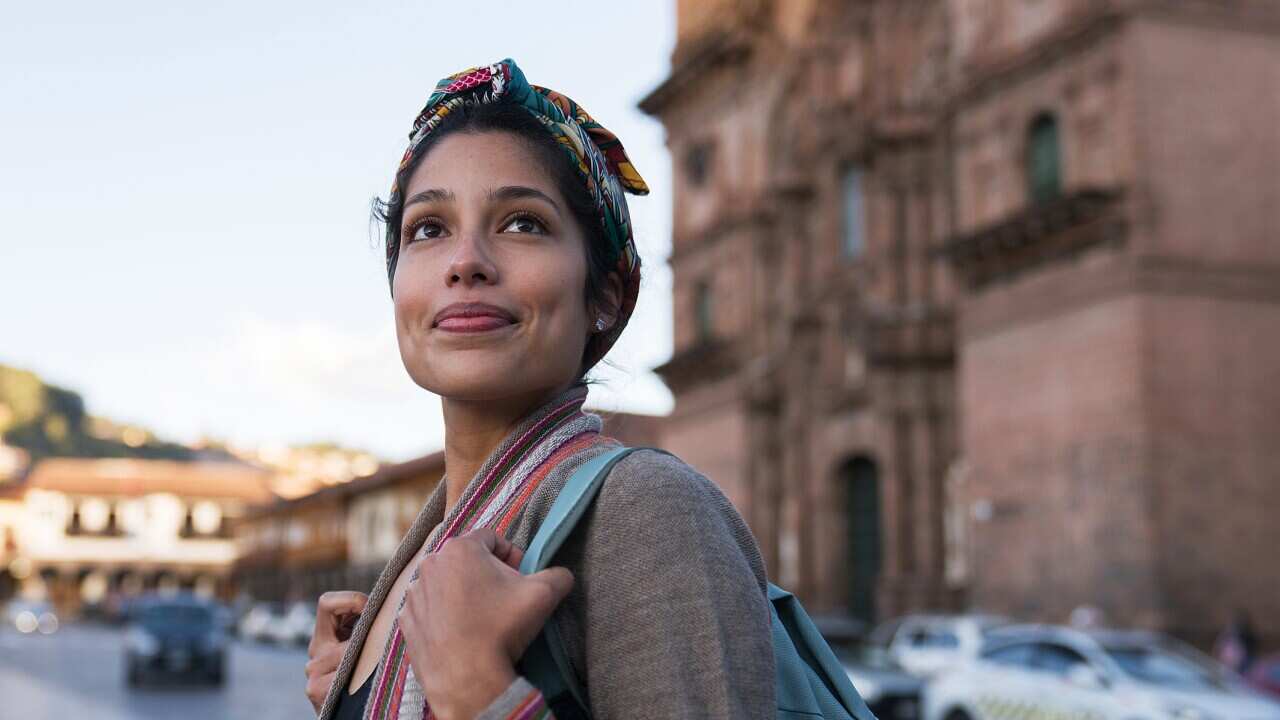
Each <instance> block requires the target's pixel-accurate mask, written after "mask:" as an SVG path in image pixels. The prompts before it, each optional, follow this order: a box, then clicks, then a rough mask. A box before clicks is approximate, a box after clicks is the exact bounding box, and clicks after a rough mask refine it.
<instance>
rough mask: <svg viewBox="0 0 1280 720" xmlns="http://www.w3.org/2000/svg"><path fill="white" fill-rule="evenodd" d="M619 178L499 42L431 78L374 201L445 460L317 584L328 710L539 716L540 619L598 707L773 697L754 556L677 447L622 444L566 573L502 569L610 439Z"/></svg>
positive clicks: (614, 710) (729, 710) (402, 341)
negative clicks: (358, 565) (414, 498)
mask: <svg viewBox="0 0 1280 720" xmlns="http://www.w3.org/2000/svg"><path fill="white" fill-rule="evenodd" d="M624 190H626V191H630V192H633V193H637V194H643V193H645V192H647V188H646V187H645V185H644V181H643V180H642V179H641V178H640V176H639V174H637V173H636V171H635V169H634V168H633V167H632V166H631V164H630V162H629V160H628V159H627V157H626V153H625V152H624V151H623V148H622V145H621V144H620V143H619V142H618V140H617V138H616V137H614V136H613V135H612V134H611V133H610V132H609V131H607V130H605V129H604V128H603V127H601V126H600V125H599V124H598V123H596V122H595V121H594V120H592V119H591V117H590V116H588V115H587V114H586V112H584V111H583V110H582V109H581V108H580V107H578V106H577V105H576V104H575V103H574V102H573V101H571V100H569V99H568V98H566V97H565V96H563V95H560V94H558V93H555V92H553V91H550V90H546V89H543V88H539V87H536V86H531V85H529V84H528V83H527V82H526V81H525V79H524V76H523V74H522V73H521V72H520V70H519V68H517V67H516V65H515V64H514V63H513V62H512V61H510V60H505V61H503V62H500V63H497V64H494V65H491V66H488V67H484V68H475V69H472V70H468V71H465V72H463V73H459V74H457V75H454V76H451V77H448V78H445V79H444V80H442V81H441V83H440V84H439V85H438V86H437V88H436V91H435V92H434V93H433V94H432V96H431V97H430V99H429V100H428V101H427V105H426V108H425V109H424V110H423V111H422V113H421V114H420V115H419V116H418V119H417V121H416V122H415V123H414V126H413V131H412V133H411V134H410V145H409V149H408V151H407V152H406V153H405V155H404V158H403V160H402V161H401V164H400V169H399V171H398V172H397V174H396V180H395V184H394V185H393V188H392V191H391V195H390V197H389V199H388V201H387V202H386V204H385V205H384V206H383V207H382V208H381V210H380V215H381V219H383V220H384V221H385V222H386V228H387V269H388V274H389V278H390V282H391V290H392V298H393V301H394V307H395V318H396V332H397V339H398V341H399V345H400V355H401V359H402V361H403V362H404V365H405V368H406V369H407V370H408V372H409V375H410V376H411V377H412V378H413V380H414V381H415V382H416V383H417V384H418V385H420V386H421V387H423V388H424V389H426V390H429V391H431V392H433V393H436V394H437V395H439V396H440V397H441V399H442V406H443V412H444V420H445V468H446V472H445V477H444V479H443V480H442V481H441V483H440V484H439V486H438V487H437V488H436V490H435V492H434V493H433V494H432V496H431V498H430V499H429V500H428V501H427V503H426V505H425V507H424V508H423V509H422V511H421V512H420V514H419V516H418V518H417V520H416V521H415V523H414V525H413V527H412V528H411V529H410V531H409V532H408V534H407V535H406V537H405V538H404V541H403V542H402V544H401V546H400V549H399V551H398V552H397V553H396V555H395V557H394V558H392V560H391V561H390V562H389V563H388V565H387V567H386V569H385V570H384V571H383V573H382V576H381V577H380V578H379V580H378V581H377V583H376V584H375V585H374V588H373V590H372V591H371V593H370V595H369V596H368V597H367V598H366V597H365V596H364V595H363V594H361V593H353V592H334V593H326V594H325V595H324V596H322V597H321V599H320V603H319V612H318V616H317V620H316V631H315V635H314V638H313V640H312V643H311V647H310V649H309V655H310V661H309V662H308V664H307V678H308V684H307V695H308V697H309V699H310V700H311V701H312V703H313V705H314V706H315V707H316V708H317V712H318V713H319V716H320V717H321V718H322V720H329V719H330V718H377V719H378V720H382V719H383V718H414V720H418V719H419V718H424V717H435V718H440V719H441V720H453V719H455V718H468V719H469V718H476V717H479V718H542V717H551V716H552V714H551V710H550V709H549V708H548V707H547V704H546V699H545V698H543V697H542V695H541V694H540V692H539V691H538V690H537V689H535V688H534V687H533V686H532V685H531V684H530V683H529V682H528V681H527V680H526V679H525V678H523V677H521V676H520V675H519V674H518V673H517V671H516V669H515V668H516V664H517V661H518V660H519V659H520V657H521V656H522V655H523V653H524V651H525V649H526V647H527V646H528V645H529V643H530V642H531V641H532V640H533V638H534V637H535V636H536V635H537V633H538V631H539V630H540V628H541V627H542V626H543V625H544V624H545V623H546V622H547V621H548V620H550V621H552V622H555V623H557V624H558V628H559V630H560V634H561V636H562V637H563V638H564V643H565V646H566V650H567V653H568V655H569V658H570V661H571V664H572V670H573V672H574V673H575V674H576V676H577V680H578V682H579V684H580V686H581V687H583V688H584V691H585V696H586V702H587V704H588V705H589V708H588V709H589V711H590V713H591V714H592V716H594V717H596V718H629V717H640V716H644V717H660V718H688V717H724V718H729V717H732V718H751V717H769V716H772V715H773V713H774V707H775V705H774V687H773V683H774V674H773V656H772V650H771V648H772V645H771V638H770V634H769V617H770V616H769V608H768V604H767V602H768V601H767V595H766V592H767V591H766V587H767V585H766V578H765V571H764V566H763V562H762V560H761V558H760V554H759V551H758V549H757V547H756V544H755V542H754V540H753V538H752V537H751V534H750V532H749V530H748V529H747V527H746V525H745V524H744V523H743V521H742V519H741V518H740V517H739V516H738V514H737V513H736V512H734V510H733V508H732V506H731V505H730V503H729V502H728V501H727V500H726V499H725V498H724V496H723V495H722V494H721V493H720V492H719V491H718V489H717V488H716V487H715V485H714V484H712V483H711V482H710V481H708V480H707V479H706V478H705V477H703V476H702V475H699V474H698V473H697V472H696V471H694V470H693V469H692V468H690V467H689V466H688V465H685V464H684V463H683V462H680V461H679V460H676V459H674V458H672V457H671V456H669V455H666V454H663V453H658V452H654V451H645V450H641V451H637V452H635V453H632V454H631V455H629V456H628V457H626V458H625V459H624V460H622V461H621V462H619V463H618V464H617V465H616V466H614V468H613V470H612V471H611V472H610V474H609V476H608V479H607V481H606V482H605V483H604V486H603V489H602V490H601V492H600V495H599V496H598V498H597V499H596V501H595V504H594V505H593V506H592V509H591V511H590V512H589V513H588V514H587V516H586V517H584V518H583V520H582V521H581V522H580V523H579V524H578V526H577V529H576V530H575V531H574V534H573V535H572V536H571V537H570V538H569V540H568V541H567V542H566V543H565V545H564V546H563V547H562V549H561V551H560V553H559V554H558V555H557V558H556V559H557V562H560V563H562V565H563V567H553V568H549V569H547V570H544V571H542V572H539V573H536V574H533V575H529V576H522V575H520V574H519V573H518V572H517V570H516V569H515V568H517V567H518V565H519V561H520V558H521V556H522V549H523V548H524V547H527V545H528V543H529V541H530V540H531V539H532V537H533V535H534V534H535V533H536V531H537V529H538V526H539V524H540V523H541V522H542V519H543V518H544V517H545V516H546V513H547V511H548V510H549V508H550V507H551V504H552V503H553V502H554V501H555V498H556V495H557V493H558V492H559V490H560V488H561V487H563V485H564V483H565V481H566V480H567V479H568V478H569V476H570V475H571V474H572V473H573V471H574V469H575V468H577V467H578V466H579V465H581V464H582V463H584V462H586V461H587V460H589V459H590V458H592V457H595V456H597V455H598V454H600V453H601V452H605V451H607V450H609V449H611V448H614V447H616V446H617V443H616V442H615V441H613V440H611V439H609V438H607V437H605V436H604V435H602V434H601V432H600V431H601V422H600V419H599V418H598V417H596V416H595V415H591V414H587V413H584V412H583V411H582V409H581V406H582V402H583V400H584V399H585V398H586V386H585V385H584V384H583V378H584V375H585V374H586V372H587V371H588V370H590V369H591V367H592V366H593V365H595V363H596V362H598V361H599V360H600V359H601V358H602V357H603V356H604V354H605V352H606V351H607V350H608V349H609V347H610V346H611V345H612V344H613V342H614V341H615V340H616V339H617V337H618V335H619V334H620V333H621V332H622V329H623V327H624V326H625V324H626V322H627V320H628V318H629V317H630V315H631V311H632V308H633V307H634V305H635V301H636V293H637V290H638V288H639V280H640V261H639V257H638V255H637V254H636V249H635V243H634V240H633V238H632V232H631V226H630V222H629V219H628V214H627V206H626V200H625V199H624V196H623V191H624ZM357 616H358V620H357ZM428 703H429V705H428Z"/></svg>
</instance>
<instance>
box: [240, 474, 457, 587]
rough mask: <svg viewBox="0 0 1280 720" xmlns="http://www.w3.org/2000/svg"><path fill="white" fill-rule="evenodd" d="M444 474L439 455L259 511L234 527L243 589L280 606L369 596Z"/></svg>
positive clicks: (258, 509)
mask: <svg viewBox="0 0 1280 720" xmlns="http://www.w3.org/2000/svg"><path fill="white" fill-rule="evenodd" d="M443 474H444V455H443V454H441V453H432V454H431V455H426V456H424V457H421V458H416V459H414V460H410V461H408V462H403V463H397V464H392V465H385V466H383V467H382V468H379V469H378V471H377V472H375V473H374V474H372V475H370V476H368V477H362V478H357V479H355V480H352V481H350V482H347V483H343V484H341V485H335V486H333V487H327V488H324V489H323V490H318V491H316V492H314V493H311V494H309V495H304V496H302V497H299V498H293V499H289V500H283V499H282V500H278V501H276V502H274V503H271V504H267V505H262V506H259V507H257V508H253V509H252V510H251V511H250V512H249V513H247V514H246V516H245V517H244V519H243V520H241V522H240V523H238V524H237V526H236V529H235V535H236V538H237V541H238V543H239V550H240V552H239V559H238V560H237V562H236V565H235V571H234V576H235V578H236V580H237V585H238V587H239V589H240V591H242V592H243V593H245V594H247V595H249V596H250V597H253V598H254V599H257V600H273V601H293V600H314V599H315V598H316V597H318V596H319V595H320V594H321V593H323V592H325V591H327V590H339V589H351V590H362V591H367V590H368V589H369V588H371V587H373V583H374V581H376V580H377V579H378V573H379V572H381V571H382V567H383V565H385V564H386V563H387V561H388V560H390V559H391V556H392V555H393V554H395V551H396V548H397V547H398V546H399V544H400V539H401V538H402V537H404V534H405V532H407V531H408V529H409V526H410V525H411V524H412V523H413V520H414V518H415V517H417V513H418V510H420V509H421V508H422V505H423V504H424V503H425V502H426V499H427V497H428V496H429V495H430V494H431V491H432V490H434V489H435V486H436V484H437V483H439V481H440V478H441V477H442V476H443Z"/></svg>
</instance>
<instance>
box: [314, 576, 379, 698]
mask: <svg viewBox="0 0 1280 720" xmlns="http://www.w3.org/2000/svg"><path fill="white" fill-rule="evenodd" d="M368 602H369V596H368V595H365V594H364V593H362V592H355V591H340V592H327V593H325V594H323V595H321V596H320V600H319V602H317V603H316V627H315V630H314V631H313V632H312V633H311V644H310V645H308V646H307V658H308V660H307V699H308V700H310V701H311V705H312V707H314V708H315V711H316V713H319V712H320V706H321V705H323V704H324V698H325V696H326V695H328V694H329V686H330V685H332V684H333V678H334V675H336V674H337V672H338V664H339V663H340V662H342V655H343V654H344V653H346V651H347V643H349V642H351V630H352V629H353V628H354V627H355V625H356V621H357V620H359V619H360V613H361V612H363V611H364V606H365V604H366V603H368Z"/></svg>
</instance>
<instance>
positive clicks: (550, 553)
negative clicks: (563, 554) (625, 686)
mask: <svg viewBox="0 0 1280 720" xmlns="http://www.w3.org/2000/svg"><path fill="white" fill-rule="evenodd" d="M640 449H649V448H629V447H619V448H615V449H612V450H608V451H605V452H603V453H601V454H599V455H597V456H596V457H594V458H591V459H590V460H588V461H587V462H585V463H583V464H582V465H581V466H580V467H579V468H578V469H577V470H575V471H574V472H573V475H571V476H570V477H569V480H568V481H567V482H566V483H565V485H564V488H563V489H561V490H560V494H559V495H558V496H556V500H555V502H554V503H552V505H551V510H550V511H549V512H548V513H547V516H546V518H544V519H543V521H542V525H541V526H540V527H539V528H538V532H537V534H536V535H534V536H533V540H532V541H531V542H530V543H529V547H527V548H525V551H524V559H523V560H522V561H521V562H520V572H521V574H523V575H530V574H533V573H535V572H538V571H539V570H543V569H546V568H547V567H548V566H549V565H550V564H551V560H552V558H553V557H555V554H556V551H558V550H559V549H560V546H561V545H563V544H564V541H565V539H566V538H568V537H569V534H570V533H572V532H573V528H574V527H575V526H576V525H577V524H578V521H579V520H581V519H582V516H583V515H584V514H586V512H587V508H588V507H590V506H591V502H592V501H593V500H594V499H595V497H596V494H597V493H598V492H599V491H600V486H601V485H603V484H604V479H605V478H606V477H608V475H609V471H610V470H611V469H613V466H614V465H615V464H617V462H618V461H619V460H621V459H622V458H624V457H626V456H627V455H630V454H631V453H633V452H635V451H636V450H640ZM659 452H663V451H659ZM519 666H520V672H521V674H522V675H524V676H525V678H526V679H528V680H529V682H531V683H533V685H534V687H536V688H538V689H539V690H541V691H542V695H543V697H545V698H546V700H547V703H548V704H549V705H550V706H551V709H552V712H554V713H555V715H556V718H558V719H559V720H570V719H571V718H588V717H590V714H589V713H588V712H587V710H586V708H587V703H586V699H585V696H584V694H583V692H582V688H581V687H579V686H578V681H577V675H576V674H575V673H574V672H573V667H572V666H571V665H570V664H569V657H568V655H567V653H566V652H565V649H564V642H563V640H562V639H561V638H560V630H559V628H558V627H557V626H556V623H555V622H553V621H550V620H548V621H547V624H546V625H544V626H543V627H542V632H541V633H539V634H538V637H536V638H534V641H533V643H532V644H530V645H529V648H528V650H526V651H525V654H524V657H522V658H520V663H519Z"/></svg>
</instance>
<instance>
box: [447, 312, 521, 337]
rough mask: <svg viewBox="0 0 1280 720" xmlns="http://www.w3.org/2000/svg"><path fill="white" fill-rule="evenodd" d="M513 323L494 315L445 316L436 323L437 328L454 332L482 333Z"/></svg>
mask: <svg viewBox="0 0 1280 720" xmlns="http://www.w3.org/2000/svg"><path fill="white" fill-rule="evenodd" d="M511 325H515V323H513V322H511V321H510V320H508V319H506V318H503V317H498V316H496V315H471V316H455V317H449V318H445V319H443V320H440V321H439V322H437V323H436V325H435V327H436V329H437V330H444V331H445V332H456V333H482V332H490V331H492V330H499V329H501V328H504V327H509V326H511Z"/></svg>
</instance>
